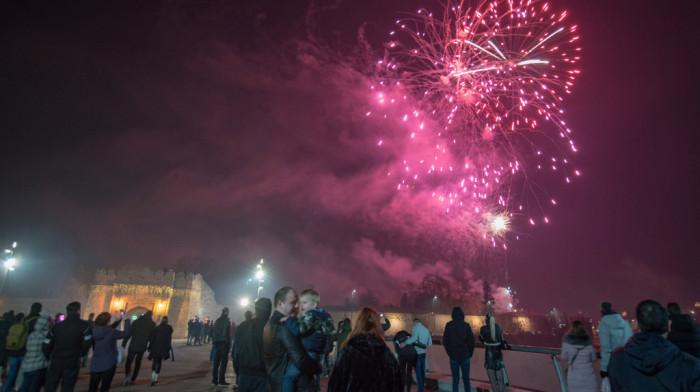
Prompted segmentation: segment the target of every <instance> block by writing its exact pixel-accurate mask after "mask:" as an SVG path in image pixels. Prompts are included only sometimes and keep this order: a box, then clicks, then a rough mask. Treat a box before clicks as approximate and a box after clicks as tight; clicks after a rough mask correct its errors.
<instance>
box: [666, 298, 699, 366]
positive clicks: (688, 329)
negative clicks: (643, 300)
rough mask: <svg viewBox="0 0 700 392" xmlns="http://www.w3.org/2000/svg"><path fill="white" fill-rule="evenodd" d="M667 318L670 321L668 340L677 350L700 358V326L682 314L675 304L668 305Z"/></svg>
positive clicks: (688, 316)
mask: <svg viewBox="0 0 700 392" xmlns="http://www.w3.org/2000/svg"><path fill="white" fill-rule="evenodd" d="M668 317H669V318H670V319H671V331H670V332H669V333H668V340H670V341H671V343H673V344H675V345H676V346H678V348H679V349H680V350H681V351H683V352H686V353H688V354H690V355H692V356H694V357H695V358H700V325H698V324H696V323H695V321H693V318H692V317H690V315H688V314H683V311H681V307H680V306H678V304H677V303H675V302H671V303H669V304H668Z"/></svg>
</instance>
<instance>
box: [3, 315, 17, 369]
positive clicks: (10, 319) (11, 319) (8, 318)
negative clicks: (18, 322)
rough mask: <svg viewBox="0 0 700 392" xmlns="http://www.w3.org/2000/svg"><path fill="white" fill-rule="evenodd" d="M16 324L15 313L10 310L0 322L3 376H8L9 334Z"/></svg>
mask: <svg viewBox="0 0 700 392" xmlns="http://www.w3.org/2000/svg"><path fill="white" fill-rule="evenodd" d="M14 323H15V311H14V310H10V311H9V312H6V313H5V314H3V316H2V321H0V366H2V376H3V377H4V376H6V375H7V349H6V348H5V344H7V334H8V332H10V327H11V326H12V324H14Z"/></svg>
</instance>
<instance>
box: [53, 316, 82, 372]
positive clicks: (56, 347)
mask: <svg viewBox="0 0 700 392" xmlns="http://www.w3.org/2000/svg"><path fill="white" fill-rule="evenodd" d="M91 342H92V329H91V328H90V324H89V323H88V322H87V321H85V320H81V319H80V314H78V313H69V314H68V316H66V319H65V320H63V321H61V322H60V323H56V324H54V326H53V327H52V328H51V329H50V330H49V333H48V334H47V335H46V339H44V344H43V345H42V350H43V351H44V355H45V356H46V358H47V359H49V360H50V361H51V362H52V363H53V362H61V363H74V364H75V367H76V368H77V367H78V366H79V363H78V360H79V359H80V357H82V356H83V355H85V354H87V353H88V350H90V345H91Z"/></svg>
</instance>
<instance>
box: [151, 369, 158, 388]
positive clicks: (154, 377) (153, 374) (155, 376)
mask: <svg viewBox="0 0 700 392" xmlns="http://www.w3.org/2000/svg"><path fill="white" fill-rule="evenodd" d="M157 382H158V373H156V371H155V370H154V371H152V372H151V386H154V385H156V383H157Z"/></svg>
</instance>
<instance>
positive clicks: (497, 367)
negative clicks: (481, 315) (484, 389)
mask: <svg viewBox="0 0 700 392" xmlns="http://www.w3.org/2000/svg"><path fill="white" fill-rule="evenodd" d="M479 340H480V341H481V342H482V343H484V345H485V346H486V349H485V351H484V368H486V373H487V374H488V376H489V381H490V382H491V390H492V391H494V392H504V391H505V390H506V387H505V379H504V376H503V368H504V367H505V365H504V364H503V353H501V349H502V348H504V347H508V344H507V343H506V342H505V341H504V340H503V330H502V329H501V326H500V325H498V324H496V320H494V317H493V314H491V313H489V314H487V315H486V325H484V326H483V327H481V329H480V330H479Z"/></svg>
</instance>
